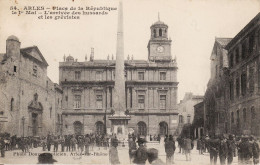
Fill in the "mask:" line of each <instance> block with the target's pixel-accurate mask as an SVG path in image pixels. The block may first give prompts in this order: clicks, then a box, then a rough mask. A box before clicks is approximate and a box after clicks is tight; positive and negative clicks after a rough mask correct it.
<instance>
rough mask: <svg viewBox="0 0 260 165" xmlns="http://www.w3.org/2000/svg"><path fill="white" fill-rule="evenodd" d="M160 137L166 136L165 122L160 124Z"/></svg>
mask: <svg viewBox="0 0 260 165" xmlns="http://www.w3.org/2000/svg"><path fill="white" fill-rule="evenodd" d="M159 127H160V135H168V124H167V123H166V122H160V124H159Z"/></svg>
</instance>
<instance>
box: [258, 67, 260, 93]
mask: <svg viewBox="0 0 260 165" xmlns="http://www.w3.org/2000/svg"><path fill="white" fill-rule="evenodd" d="M258 91H260V64H258Z"/></svg>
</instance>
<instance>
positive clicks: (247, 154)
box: [239, 135, 253, 164]
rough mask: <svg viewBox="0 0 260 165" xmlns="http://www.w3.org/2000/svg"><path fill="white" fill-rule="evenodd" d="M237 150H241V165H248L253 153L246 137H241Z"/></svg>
mask: <svg viewBox="0 0 260 165" xmlns="http://www.w3.org/2000/svg"><path fill="white" fill-rule="evenodd" d="M239 148H240V150H241V163H242V164H250V158H251V157H252V156H253V153H252V145H251V144H250V142H249V136H248V135H245V136H243V137H242V142H241V143H240V144H239Z"/></svg>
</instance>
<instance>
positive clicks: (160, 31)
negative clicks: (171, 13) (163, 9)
mask: <svg viewBox="0 0 260 165" xmlns="http://www.w3.org/2000/svg"><path fill="white" fill-rule="evenodd" d="M159 36H160V37H161V36H162V29H159Z"/></svg>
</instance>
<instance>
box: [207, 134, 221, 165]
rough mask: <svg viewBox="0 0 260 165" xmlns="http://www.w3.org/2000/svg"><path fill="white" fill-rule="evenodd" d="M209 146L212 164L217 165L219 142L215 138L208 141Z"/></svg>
mask: <svg viewBox="0 0 260 165" xmlns="http://www.w3.org/2000/svg"><path fill="white" fill-rule="evenodd" d="M207 144H208V148H209V155H210V164H211V165H212V164H214V165H216V164H217V158H218V149H219V140H218V139H217V138H215V136H213V137H212V138H210V139H209V140H208V143H207Z"/></svg>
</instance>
